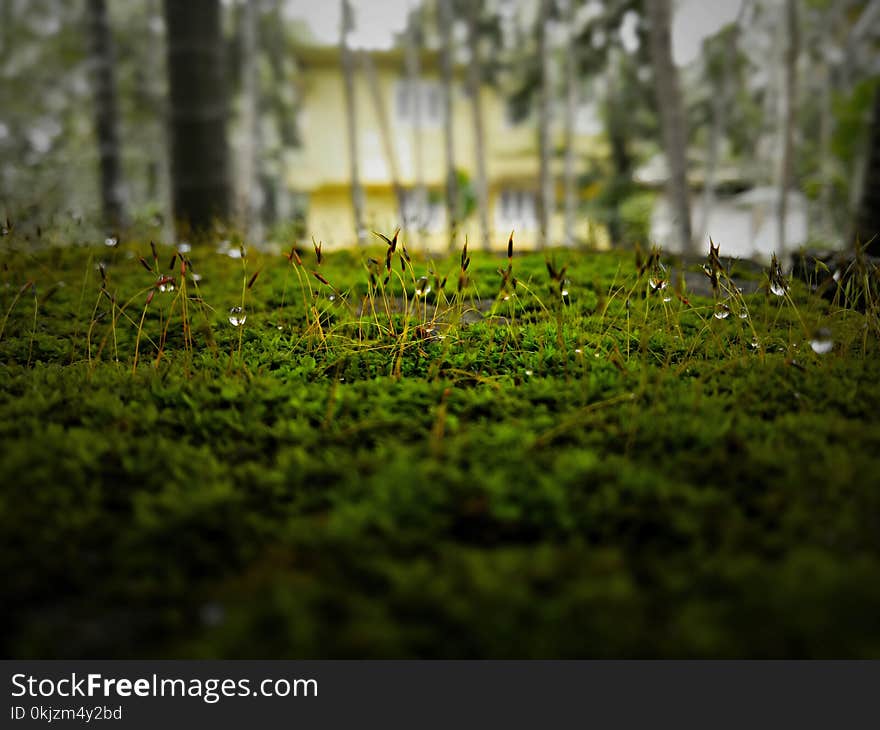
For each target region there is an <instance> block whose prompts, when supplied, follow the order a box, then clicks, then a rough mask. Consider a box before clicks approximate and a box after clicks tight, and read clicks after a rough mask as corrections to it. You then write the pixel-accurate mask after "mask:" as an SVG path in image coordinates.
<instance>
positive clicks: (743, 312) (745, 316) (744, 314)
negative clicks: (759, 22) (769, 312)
mask: <svg viewBox="0 0 880 730" xmlns="http://www.w3.org/2000/svg"><path fill="white" fill-rule="evenodd" d="M739 318H740V319H748V318H749V313H748V311H746V310H745V309H743V310H741V311H740V313H739Z"/></svg>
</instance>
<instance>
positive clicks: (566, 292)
mask: <svg viewBox="0 0 880 730" xmlns="http://www.w3.org/2000/svg"><path fill="white" fill-rule="evenodd" d="M562 296H563V297H567V296H568V289H563V290H562Z"/></svg>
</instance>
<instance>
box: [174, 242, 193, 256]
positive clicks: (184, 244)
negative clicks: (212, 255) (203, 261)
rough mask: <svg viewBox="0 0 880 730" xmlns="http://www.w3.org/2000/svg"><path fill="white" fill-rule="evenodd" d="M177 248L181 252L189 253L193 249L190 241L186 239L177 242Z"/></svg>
mask: <svg viewBox="0 0 880 730" xmlns="http://www.w3.org/2000/svg"><path fill="white" fill-rule="evenodd" d="M177 250H178V251H180V253H189V252H190V251H192V246H190V245H189V243H187V242H186V241H181V242H180V243H178V244H177Z"/></svg>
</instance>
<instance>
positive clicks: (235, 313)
mask: <svg viewBox="0 0 880 730" xmlns="http://www.w3.org/2000/svg"><path fill="white" fill-rule="evenodd" d="M246 320H247V315H246V314H245V313H244V310H243V309H242V308H241V307H233V308H232V309H230V310H229V324H231V325H232V326H233V327H241V326H242V325H243V324H244V323H245V321H246Z"/></svg>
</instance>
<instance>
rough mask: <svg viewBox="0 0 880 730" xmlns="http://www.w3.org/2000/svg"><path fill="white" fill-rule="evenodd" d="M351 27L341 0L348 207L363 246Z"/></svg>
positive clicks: (347, 9)
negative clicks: (349, 205)
mask: <svg viewBox="0 0 880 730" xmlns="http://www.w3.org/2000/svg"><path fill="white" fill-rule="evenodd" d="M353 28H354V13H353V11H352V9H351V5H350V3H349V1H348V0H342V22H341V23H340V30H339V54H340V58H341V60H342V77H343V83H344V87H345V121H346V132H347V136H348V172H349V179H350V180H351V204H352V208H353V209H354V227H355V236H356V238H357V242H358V243H359V244H361V245H363V244H364V243H366V228H365V226H364V190H363V188H362V187H361V178H360V168H359V164H358V140H357V135H358V126H357V99H356V97H355V89H354V56H353V54H352V51H351V49H350V48H349V47H348V34H349V32H351V30H352V29H353Z"/></svg>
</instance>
